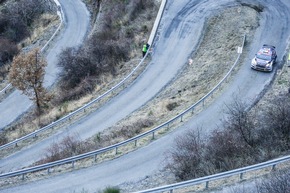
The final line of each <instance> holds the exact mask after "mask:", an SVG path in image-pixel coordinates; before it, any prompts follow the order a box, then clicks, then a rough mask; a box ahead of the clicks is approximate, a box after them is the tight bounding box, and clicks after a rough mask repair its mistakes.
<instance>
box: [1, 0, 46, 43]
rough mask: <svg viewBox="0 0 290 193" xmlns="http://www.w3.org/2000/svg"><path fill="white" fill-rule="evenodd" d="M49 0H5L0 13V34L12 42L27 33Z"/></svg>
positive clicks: (44, 10)
mask: <svg viewBox="0 0 290 193" xmlns="http://www.w3.org/2000/svg"><path fill="white" fill-rule="evenodd" d="M50 3H51V2H49V0H46V1H43V0H19V1H7V3H6V4H5V5H3V8H2V10H1V13H0V34H1V36H4V37H5V38H8V39H9V40H11V41H13V42H20V41H21V40H23V39H24V38H25V37H27V36H28V35H29V27H30V26H31V25H32V23H33V21H34V20H35V19H37V18H38V17H39V16H40V15H41V14H42V13H44V12H46V11H47V6H48V4H50Z"/></svg>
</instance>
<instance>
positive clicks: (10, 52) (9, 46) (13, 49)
mask: <svg viewBox="0 0 290 193" xmlns="http://www.w3.org/2000/svg"><path fill="white" fill-rule="evenodd" d="M18 52H19V50H18V48H17V45H16V44H15V43H13V42H11V41H10V40H9V39H6V38H0V67H1V66H3V65H4V64H5V63H7V62H10V61H12V59H13V57H14V56H15V55H17V54H18Z"/></svg>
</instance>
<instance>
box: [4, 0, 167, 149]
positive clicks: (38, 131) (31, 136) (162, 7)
mask: <svg viewBox="0 0 290 193" xmlns="http://www.w3.org/2000/svg"><path fill="white" fill-rule="evenodd" d="M55 1H57V0H55ZM166 3H167V0H162V3H161V6H160V9H159V12H158V14H157V18H156V20H155V24H154V26H156V27H154V29H153V30H152V33H151V35H150V37H151V39H152V41H153V38H152V37H155V36H156V32H157V28H158V26H159V23H160V18H161V16H162V14H163V12H164V8H165V5H166ZM59 5H60V4H59ZM150 47H151V44H150V46H149V49H150ZM148 55H149V52H147V53H146V55H145V57H144V58H142V59H141V61H140V62H139V64H138V65H137V66H136V67H135V68H134V69H133V70H132V71H131V72H130V74H128V75H127V76H126V77H125V78H124V79H123V80H122V81H121V82H119V83H118V84H116V85H115V86H113V87H112V88H111V89H110V90H108V91H106V92H105V93H104V94H102V95H100V96H98V97H97V98H95V99H94V100H92V101H90V102H88V103H87V104H85V105H84V106H82V107H80V108H79V109H77V110H75V111H73V112H71V113H69V114H68V115H66V116H64V117H62V118H60V119H58V120H57V121H55V122H52V123H50V124H49V125H47V126H45V127H43V128H40V129H37V130H35V131H34V132H32V133H30V134H28V135H25V136H23V137H21V138H19V139H16V140H14V141H11V142H9V143H6V144H4V145H2V146H0V150H2V149H5V148H8V147H11V146H12V145H17V143H19V142H21V141H24V140H27V139H30V138H33V137H35V136H37V135H38V134H39V133H42V132H44V131H46V130H48V129H52V128H53V127H55V126H57V125H58V124H61V123H63V122H64V121H67V120H68V119H70V118H71V117H72V116H74V115H76V114H77V113H79V112H81V111H85V110H86V109H87V108H88V107H90V106H91V105H93V104H95V103H96V102H98V101H100V100H101V99H103V98H104V97H106V96H107V95H109V94H111V93H112V92H114V91H115V90H117V89H118V88H120V87H122V86H123V87H125V83H126V82H127V81H128V82H129V78H131V77H132V76H133V74H134V73H135V72H136V71H137V70H138V69H139V67H140V66H141V65H142V64H143V62H144V60H145V59H146V58H147V56H148Z"/></svg>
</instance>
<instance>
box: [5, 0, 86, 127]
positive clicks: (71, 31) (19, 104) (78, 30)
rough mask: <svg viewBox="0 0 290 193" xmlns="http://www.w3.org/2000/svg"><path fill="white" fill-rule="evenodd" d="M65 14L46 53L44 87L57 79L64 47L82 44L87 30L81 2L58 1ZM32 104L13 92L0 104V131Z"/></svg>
mask: <svg viewBox="0 0 290 193" xmlns="http://www.w3.org/2000/svg"><path fill="white" fill-rule="evenodd" d="M59 2H60V4H61V5H62V7H63V12H64V14H65V18H64V19H65V21H64V22H65V24H64V27H63V29H62V30H61V32H60V34H59V35H58V36H57V37H56V39H55V40H54V43H53V44H52V47H50V48H49V50H48V51H47V55H46V59H47V62H48V66H47V69H46V75H45V78H44V85H45V86H51V85H52V84H53V83H54V82H55V81H56V79H57V73H58V71H59V70H58V68H57V67H56V64H57V56H58V54H59V53H60V52H61V50H62V49H64V48H66V47H72V46H77V45H79V44H81V43H82V41H83V39H84V38H85V36H86V34H87V31H88V29H89V25H90V23H89V12H88V11H87V9H86V6H85V5H84V4H83V3H82V1H81V0H59ZM32 105H33V103H32V102H31V101H30V100H29V99H28V97H27V96H25V95H22V94H21V92H20V91H18V90H17V91H14V92H13V93H12V94H10V95H9V96H8V97H7V98H6V99H5V100H3V101H2V102H1V103H0V130H1V129H3V128H4V127H5V126H7V125H9V124H10V123H12V122H13V121H15V120H16V119H17V118H18V117H19V116H21V115H22V114H23V113H24V112H26V111H27V110H28V109H29V108H30V107H31V106H32Z"/></svg>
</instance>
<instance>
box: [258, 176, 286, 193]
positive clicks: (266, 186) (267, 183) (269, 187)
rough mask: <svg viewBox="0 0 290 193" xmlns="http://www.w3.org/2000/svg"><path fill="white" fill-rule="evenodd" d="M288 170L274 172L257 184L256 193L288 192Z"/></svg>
mask: <svg viewBox="0 0 290 193" xmlns="http://www.w3.org/2000/svg"><path fill="white" fill-rule="evenodd" d="M289 179H290V170H288V171H279V172H274V173H272V175H271V176H270V177H269V178H267V179H264V180H262V182H260V183H258V186H257V193H288V192H290V180H289Z"/></svg>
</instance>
